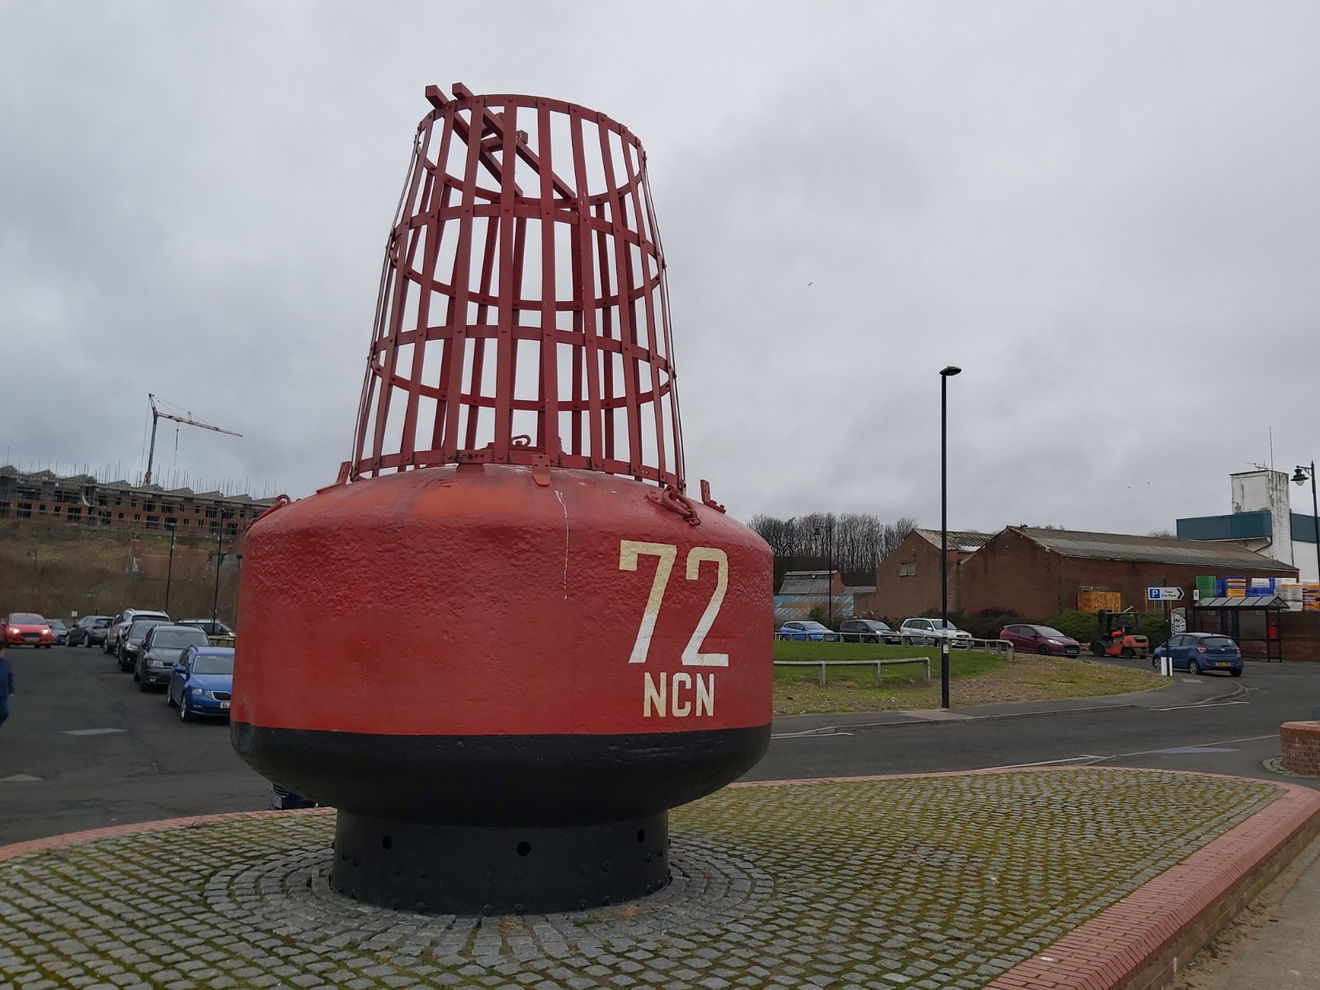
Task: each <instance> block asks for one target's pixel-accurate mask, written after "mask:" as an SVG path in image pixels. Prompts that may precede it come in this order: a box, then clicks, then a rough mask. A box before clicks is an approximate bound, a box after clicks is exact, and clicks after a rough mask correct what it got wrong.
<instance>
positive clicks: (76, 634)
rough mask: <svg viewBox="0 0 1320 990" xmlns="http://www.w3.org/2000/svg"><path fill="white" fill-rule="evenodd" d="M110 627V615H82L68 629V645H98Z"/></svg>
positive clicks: (103, 640) (102, 641)
mask: <svg viewBox="0 0 1320 990" xmlns="http://www.w3.org/2000/svg"><path fill="white" fill-rule="evenodd" d="M109 629H110V616H108V615H84V616H83V617H82V618H81V619H79V620H78V621H77V622H75V623H74V624H73V628H72V629H70V630H69V645H70V646H100V645H101V644H102V643H104V642H105V634H106V632H107V631H109Z"/></svg>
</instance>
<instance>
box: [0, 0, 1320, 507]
mask: <svg viewBox="0 0 1320 990" xmlns="http://www.w3.org/2000/svg"><path fill="white" fill-rule="evenodd" d="M1318 49H1320V5H1317V4H1315V3H1313V2H1309V0H1307V2H1296V3H1285V2H1268V0H1267V2H1245V0H1244V2H1240V3H1217V2H1207V0H1198V2H1163V3H1161V2H1150V0H1140V2H1114V0H1106V2H1099V0H1094V2H1090V3H1070V2H1061V0H1042V2H979V3H958V2H945V3H937V2H916V0H912V2H906V3H886V2H866V3H863V2H853V3H813V4H805V3H803V4H783V3H772V2H761V3H724V4H713V3H673V2H670V3H664V4H640V3H629V4H625V3H586V2H583V3H567V2H558V3H508V2H488V3H483V4H453V3H443V2H429V3H409V2H396V3H382V4H365V3H334V2H330V3H300V2H285V3H216V2H211V3H206V2H193V3H190V2H183V0H170V2H112V3H111V2H107V3H92V2H78V3H67V2H58V0H0V146H2V147H3V153H0V202H2V203H3V210H2V211H0V298H3V300H4V305H3V307H0V341H2V342H3V345H4V346H3V353H4V359H5V371H6V374H5V376H4V386H3V390H2V391H0V448H3V449H2V450H0V455H4V456H5V458H6V459H7V460H8V461H10V462H15V463H18V464H20V465H21V466H23V467H26V468H34V467H51V468H54V469H58V470H60V471H61V472H71V471H73V470H80V469H81V468H82V467H83V466H84V465H90V467H91V468H92V469H93V470H100V471H103V472H104V471H109V472H111V473H115V472H117V473H118V474H119V475H121V476H123V477H127V478H129V479H130V480H136V479H137V477H138V476H139V475H140V473H141V471H142V469H143V467H144V466H145V444H144V440H145V428H146V425H147V422H148V420H149V415H148V410H147V393H148V392H154V393H156V394H157V395H158V396H160V397H161V398H163V399H164V400H166V401H167V402H169V403H171V404H172V405H173V406H174V407H176V408H178V409H186V410H190V411H191V413H192V415H193V416H195V417H196V418H199V419H201V420H204V421H206V422H209V423H213V424H217V425H220V426H224V427H226V428H228V429H232V430H236V431H239V432H241V433H243V434H244V437H243V439H241V440H240V439H235V438H232V437H225V436H221V435H219V434H213V433H209V432H207V431H203V430H198V429H190V428H183V429H182V430H180V431H179V432H178V434H177V451H176V449H175V442H176V433H175V430H174V429H173V428H170V426H169V424H168V423H166V422H162V424H161V426H162V428H161V434H160V439H159V441H158V443H159V449H158V452H157V459H156V475H157V480H159V481H161V482H162V483H165V484H171V483H177V484H182V483H183V482H184V480H185V477H186V478H187V479H188V480H189V481H190V483H192V484H193V486H194V487H202V486H206V487H210V485H212V484H214V483H220V484H224V483H225V482H226V479H228V486H229V488H230V490H231V491H237V490H241V489H243V488H246V489H247V490H249V491H251V492H252V493H253V494H256V495H261V494H263V493H268V494H273V493H274V491H285V492H288V493H289V494H290V495H293V496H295V497H301V496H304V495H308V494H310V493H311V492H312V491H314V490H315V489H316V488H317V487H320V486H323V485H326V484H329V483H330V482H332V481H333V480H334V477H335V474H336V470H337V467H338V465H339V462H340V461H341V460H343V459H345V458H346V457H347V456H348V451H349V445H350V441H351V435H352V427H353V419H354V415H355V412H356V408H357V401H358V395H359V389H360V385H361V375H362V371H363V368H364V361H365V357H366V352H367V346H368V343H369V341H370V339H371V331H372V315H373V308H374V304H375V294H376V287H377V280H378V277H379V269H380V261H381V256H382V251H383V249H384V244H385V234H386V232H387V230H388V228H389V225H390V222H391V220H392V216H393V211H394V207H395V203H396V201H397V198H398V193H399V187H400V184H401V182H402V181H403V177H404V173H405V169H406V166H407V162H408V155H409V151H410V148H411V141H412V137H413V132H414V129H415V127H416V124H417V121H418V120H419V119H420V118H421V117H422V116H423V115H424V114H425V113H426V112H428V111H429V109H430V107H429V105H428V104H427V103H426V101H425V99H424V98H423V90H424V88H425V86H426V85H427V84H429V83H436V84H439V85H440V86H441V87H443V88H446V89H447V88H448V86H449V84H451V83H452V82H455V81H462V82H464V83H466V84H467V85H468V86H469V87H471V88H472V89H473V90H474V91H475V92H477V93H482V92H493V93H498V92H505V93H507V92H516V93H530V94H535V95H542V96H549V97H553V98H557V99H564V100H570V101H573V102H577V103H582V104H585V105H587V106H589V107H592V108H595V109H598V110H601V111H603V112H605V113H607V114H609V115H610V116H612V117H614V118H615V119H616V120H618V121H620V122H622V123H623V124H625V125H627V126H628V127H629V128H630V129H631V130H632V131H633V132H634V133H636V134H637V135H638V137H639V138H640V139H641V141H642V142H643V144H644V145H645V147H646V150H647V155H648V161H649V168H650V179H651V184H652V191H653V193H654V198H655V207H656V213H657V217H658V219H659V223H660V229H661V232H662V235H663V237H664V244H665V250H666V256H667V261H668V267H669V290H670V294H671V296H672V302H673V336H674V351H675V357H676V363H677V368H678V373H679V382H680V390H681V400H682V413H683V425H684V433H685V439H686V450H687V463H688V474H689V485H690V488H691V489H692V490H693V491H695V490H696V487H697V481H698V480H699V479H701V478H708V479H710V481H711V483H712V487H713V494H714V496H715V497H716V498H717V499H718V500H719V501H721V502H724V503H725V504H726V505H727V506H728V507H729V511H730V512H731V513H732V514H734V515H735V516H737V517H739V518H742V519H747V518H750V517H751V516H752V515H754V514H756V513H767V514H771V515H777V516H781V517H788V516H793V515H799V514H802V513H807V512H813V511H821V512H827V511H832V512H840V513H841V512H869V513H875V514H877V515H879V516H880V517H882V518H884V519H894V518H897V517H899V516H912V517H915V518H917V519H918V520H919V521H920V522H921V523H922V524H923V525H929V526H938V524H939V439H940V429H939V427H940V421H939V375H938V371H939V369H940V368H941V367H943V366H944V365H946V364H950V363H953V364H957V365H960V366H962V368H963V369H964V372H963V374H962V375H961V376H960V377H958V378H955V379H953V380H951V382H950V388H949V399H950V401H949V457H950V474H949V485H950V497H949V523H950V526H951V527H953V528H958V529H981V530H996V529H998V528H999V527H1001V526H1003V525H1013V524H1018V523H1028V524H1056V525H1064V526H1067V527H1070V528H1074V529H1091V530H1107V531H1108V530H1112V531H1115V532H1133V533H1145V532H1149V531H1151V530H1154V529H1165V528H1172V526H1173V522H1174V519H1175V518H1177V517H1178V516H1188V515H1202V514H1213V513H1221V512H1227V511H1229V504H1228V503H1229V481H1228V475H1229V473H1230V472H1233V471H1241V470H1247V469H1249V468H1250V467H1251V465H1252V464H1253V463H1265V462H1267V461H1269V459H1270V457H1271V438H1272V444H1273V458H1274V464H1275V466H1276V467H1278V468H1280V469H1284V470H1291V469H1292V467H1293V465H1294V464H1296V463H1298V462H1308V463H1309V462H1310V461H1311V460H1312V459H1313V458H1316V457H1317V456H1318V455H1320V450H1318V449H1317V448H1320V443H1318V442H1317V431H1316V412H1315V401H1314V395H1315V386H1316V381H1317V369H1320V353H1318V352H1320V335H1317V333H1316V328H1317V327H1320V293H1318V292H1317V283H1318V282H1320V278H1318V275H1320V188H1318V186H1320V183H1318V182H1317V176H1320V106H1318V105H1317V104H1320V59H1317V58H1316V51H1317V50H1318ZM268 486H269V487H270V491H269V492H267V491H266V489H267V487H268ZM1294 491H1295V496H1294V500H1295V504H1296V507H1297V509H1298V511H1303V512H1309V511H1310V498H1309V492H1301V491H1299V490H1294Z"/></svg>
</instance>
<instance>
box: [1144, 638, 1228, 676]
mask: <svg viewBox="0 0 1320 990" xmlns="http://www.w3.org/2000/svg"><path fill="white" fill-rule="evenodd" d="M1166 656H1167V657H1169V658H1170V659H1171V660H1172V661H1173V669H1174V670H1186V671H1189V672H1190V673H1193V674H1208V673H1210V672H1211V671H1219V672H1220V673H1227V674H1231V675H1232V676H1234V677H1241V676H1242V651H1241V650H1239V649H1238V645H1237V643H1235V642H1233V640H1231V639H1230V638H1229V637H1227V636H1221V635H1219V634H1218V633H1204V632H1189V633H1178V634H1177V635H1175V636H1170V637H1169V641H1168V642H1167V643H1165V644H1164V645H1163V646H1158V647H1156V648H1155V652H1154V653H1152V654H1151V663H1152V664H1153V665H1154V666H1155V667H1156V668H1157V669H1158V668H1159V665H1160V659H1161V658H1162V657H1166Z"/></svg>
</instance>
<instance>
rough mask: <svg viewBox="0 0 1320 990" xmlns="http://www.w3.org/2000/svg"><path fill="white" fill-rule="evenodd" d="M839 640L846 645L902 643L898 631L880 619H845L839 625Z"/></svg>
mask: <svg viewBox="0 0 1320 990" xmlns="http://www.w3.org/2000/svg"><path fill="white" fill-rule="evenodd" d="M839 639H841V640H843V641H844V642H845V643H901V642H902V637H900V636H899V635H898V630H897V629H891V628H890V627H889V624H888V623H885V622H881V621H880V620H879V619H844V620H843V621H842V622H841V623H839Z"/></svg>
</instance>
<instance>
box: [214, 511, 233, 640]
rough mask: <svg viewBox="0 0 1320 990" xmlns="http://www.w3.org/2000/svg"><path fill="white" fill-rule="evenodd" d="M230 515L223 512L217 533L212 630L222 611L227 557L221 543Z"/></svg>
mask: <svg viewBox="0 0 1320 990" xmlns="http://www.w3.org/2000/svg"><path fill="white" fill-rule="evenodd" d="M228 515H229V513H227V512H224V511H221V513H220V525H219V526H218V527H217V528H216V531H215V595H214V597H213V598H212V599H211V622H212V627H211V628H213V629H214V628H215V626H214V623H215V620H216V614H217V613H218V612H219V611H220V561H222V560H224V558H225V555H224V554H223V553H221V552H220V541H221V540H222V539H223V538H224V535H225V517H226V516H228Z"/></svg>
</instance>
